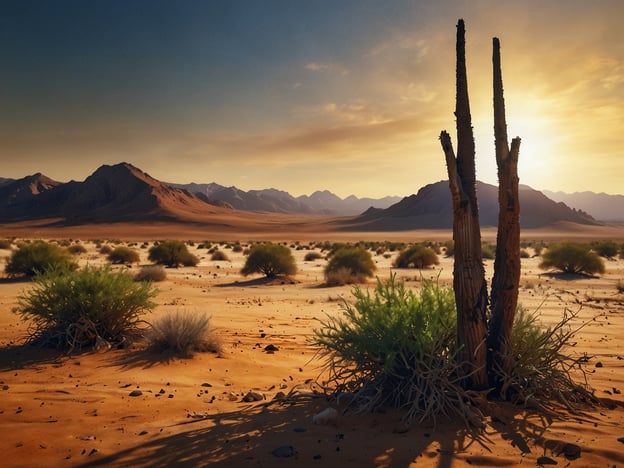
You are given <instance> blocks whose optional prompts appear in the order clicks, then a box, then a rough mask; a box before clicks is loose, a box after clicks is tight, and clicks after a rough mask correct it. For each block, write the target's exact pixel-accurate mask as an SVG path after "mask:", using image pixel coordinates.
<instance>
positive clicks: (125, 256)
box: [108, 246, 140, 265]
mask: <svg viewBox="0 0 624 468" xmlns="http://www.w3.org/2000/svg"><path fill="white" fill-rule="evenodd" d="M139 260H140V258H139V253H138V252H137V251H136V250H133V249H131V248H129V247H123V246H122V247H116V248H115V249H114V250H113V251H111V252H110V253H109V254H108V261H109V262H111V263H115V264H124V265H129V264H131V263H136V262H138V261H139Z"/></svg>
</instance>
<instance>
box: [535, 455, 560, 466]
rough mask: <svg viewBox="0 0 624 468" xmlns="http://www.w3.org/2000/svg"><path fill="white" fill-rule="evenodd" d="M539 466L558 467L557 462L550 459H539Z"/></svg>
mask: <svg viewBox="0 0 624 468" xmlns="http://www.w3.org/2000/svg"><path fill="white" fill-rule="evenodd" d="M537 464H538V465H556V464H557V461H556V460H553V459H552V458H550V457H539V458H538V459H537Z"/></svg>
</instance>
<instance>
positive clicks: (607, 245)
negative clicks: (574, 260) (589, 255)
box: [591, 241, 619, 258]
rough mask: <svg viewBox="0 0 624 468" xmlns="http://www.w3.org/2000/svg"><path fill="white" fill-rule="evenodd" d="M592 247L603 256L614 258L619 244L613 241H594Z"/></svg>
mask: <svg viewBox="0 0 624 468" xmlns="http://www.w3.org/2000/svg"><path fill="white" fill-rule="evenodd" d="M591 248H592V250H593V251H594V252H596V253H597V254H598V255H600V256H601V257H605V258H613V257H615V256H617V254H618V250H619V246H618V244H617V243H616V242H613V241H596V242H592V244H591Z"/></svg>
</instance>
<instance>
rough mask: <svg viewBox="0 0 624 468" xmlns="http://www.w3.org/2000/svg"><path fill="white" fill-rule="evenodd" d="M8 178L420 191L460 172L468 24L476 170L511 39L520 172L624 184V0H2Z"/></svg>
mask: <svg viewBox="0 0 624 468" xmlns="http://www.w3.org/2000/svg"><path fill="white" fill-rule="evenodd" d="M0 8H1V11H2V14H1V15H0V177H8V178H21V177H24V176H26V175H30V174H34V173H36V172H42V173H43V174H45V175H47V176H48V177H51V178H52V179H55V180H59V181H62V182H65V181H69V180H78V181H81V180H84V179H85V178H86V177H88V176H89V175H90V174H91V173H92V172H94V171H95V170H96V169H97V168H98V167H99V166H101V165H102V164H116V163H119V162H129V163H131V164H134V165H135V166H137V167H139V168H140V169H142V170H144V171H146V172H147V173H149V174H150V175H151V176H153V177H155V178H157V179H159V180H163V181H167V182H176V183H190V182H196V183H208V182H216V183H218V184H221V185H225V186H231V185H234V186H236V187H239V188H241V189H243V190H250V189H264V188H270V187H272V188H277V189H280V190H285V191H288V192H290V193H291V194H292V195H295V196H299V195H303V194H310V193H312V192H314V191H315V190H326V189H327V190H330V191H332V192H334V193H336V194H337V195H339V196H341V197H346V196H348V195H351V194H355V195H356V196H359V197H383V196H386V195H398V196H408V195H411V194H413V193H416V192H417V191H418V189H419V188H420V187H422V186H423V185H426V184H428V183H433V182H437V181H439V180H443V179H446V178H447V173H446V166H445V162H444V153H443V151H442V149H441V147H440V142H439V140H438V137H439V134H440V131H442V130H448V131H449V133H450V134H451V135H452V137H453V140H454V143H456V142H455V118H454V115H453V111H454V108H455V33H456V24H457V20H458V19H459V18H463V19H464V21H465V24H466V54H467V71H468V87H469V94H470V104H471V111H472V123H473V127H474V132H475V141H476V164H477V177H478V178H479V179H481V180H483V181H485V182H488V183H493V184H496V183H497V178H496V163H495V155H494V135H493V116H492V114H493V112H492V65H491V56H492V38H493V37H498V38H499V39H500V41H501V55H502V68H503V82H504V89H505V103H506V113H507V127H508V133H509V139H510V140H511V138H513V137H515V136H519V137H520V138H521V139H522V144H521V146H520V160H519V175H520V182H521V183H523V184H527V185H530V186H532V187H534V188H537V189H548V190H555V191H565V192H575V191H585V190H590V191H595V192H606V193H613V194H615V193H620V194H621V193H624V187H623V186H622V181H623V180H624V179H623V178H622V174H624V28H622V20H623V18H624V2H623V1H622V0H595V1H592V2H587V1H586V0H583V1H577V0H523V1H515V0H470V1H468V0H465V1H462V0H436V1H434V0H385V1H382V0H180V1H176V0H89V1H85V0H0Z"/></svg>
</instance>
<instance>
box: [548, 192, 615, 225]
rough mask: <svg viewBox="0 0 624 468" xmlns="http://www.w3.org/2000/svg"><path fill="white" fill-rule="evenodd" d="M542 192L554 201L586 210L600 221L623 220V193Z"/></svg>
mask: <svg viewBox="0 0 624 468" xmlns="http://www.w3.org/2000/svg"><path fill="white" fill-rule="evenodd" d="M543 193H544V194H545V195H546V196H547V197H549V198H551V199H553V200H555V201H558V202H563V203H565V204H566V205H568V206H574V207H575V208H578V209H580V210H583V211H586V212H588V213H589V214H590V215H592V216H593V217H594V218H596V219H599V220H600V221H605V222H615V223H623V222H624V195H609V194H606V193H594V192H574V193H565V192H551V191H549V190H544V191H543Z"/></svg>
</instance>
